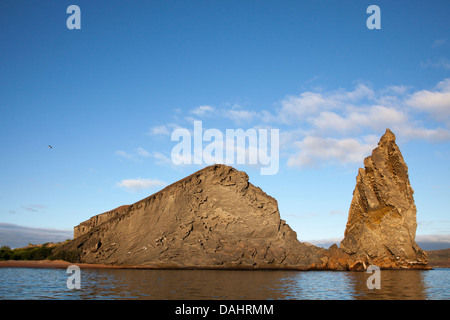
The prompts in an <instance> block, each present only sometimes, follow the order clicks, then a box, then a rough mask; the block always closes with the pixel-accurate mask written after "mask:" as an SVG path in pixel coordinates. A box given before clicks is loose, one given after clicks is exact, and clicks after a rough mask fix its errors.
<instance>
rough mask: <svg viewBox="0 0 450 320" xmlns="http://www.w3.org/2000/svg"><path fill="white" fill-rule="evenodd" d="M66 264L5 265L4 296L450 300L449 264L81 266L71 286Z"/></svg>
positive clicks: (0, 287)
mask: <svg viewBox="0 0 450 320" xmlns="http://www.w3.org/2000/svg"><path fill="white" fill-rule="evenodd" d="M70 276H71V274H68V273H66V269H44V268H0V299H13V300H15V299H63V300H72V299H76V300H80V299H102V300H104V299H108V300H109V299H158V300H159V299H167V300H178V299H183V300H184V299H188V300H196V299H199V300H215V299H217V300H227V299H232V300H241V299H246V300H253V299H258V300H266V299H283V300H287V299H295V300H299V299H302V300H303V299H306V300H329V299H331V300H358V299H370V300H378V299H382V300H394V299H402V300H408V299H414V300H428V299H429V300H450V269H446V268H445V269H444V268H443V269H435V270H429V271H417V270H402V271H399V270H392V271H391V270H381V271H380V278H379V279H380V282H379V283H380V286H381V288H380V289H376V288H374V289H369V288H368V286H367V282H368V279H369V277H370V276H371V274H368V273H365V272H339V271H224V270H129V269H81V270H80V278H79V279H80V288H79V289H68V287H67V279H68V278H69V277H70Z"/></svg>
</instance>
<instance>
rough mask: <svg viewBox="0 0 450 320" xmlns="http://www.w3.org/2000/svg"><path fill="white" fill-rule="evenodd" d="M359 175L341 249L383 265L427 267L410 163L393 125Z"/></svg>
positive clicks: (367, 261)
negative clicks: (419, 235) (419, 237)
mask: <svg viewBox="0 0 450 320" xmlns="http://www.w3.org/2000/svg"><path fill="white" fill-rule="evenodd" d="M364 166H365V168H364V169H360V170H359V172H358V176H357V178H356V187H355V190H354V192H353V199H352V203H351V206H350V210H349V215H348V222H347V226H346V229H345V237H344V239H343V240H342V242H341V244H340V248H341V249H342V250H343V251H344V252H345V253H347V254H349V256H350V259H351V260H360V261H361V262H364V263H365V264H366V265H369V264H375V265H377V266H379V267H383V268H402V267H407V268H413V267H422V266H424V265H426V263H427V256H426V253H425V252H424V251H423V250H422V249H421V248H420V247H419V246H418V245H417V244H416V242H415V234H416V228H417V222H416V211H417V210H416V206H415V204H414V198H413V193H414V191H413V189H412V187H411V185H410V182H409V177H408V167H407V166H406V163H405V161H404V160H403V157H402V154H401V152H400V150H399V148H398V146H397V144H396V143H395V135H394V134H393V133H392V132H391V131H390V130H389V129H387V130H386V133H385V134H384V135H383V136H382V137H381V139H380V142H379V143H378V147H377V148H375V149H374V150H373V152H372V155H371V156H369V157H367V158H366V159H365V160H364Z"/></svg>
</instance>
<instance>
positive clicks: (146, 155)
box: [136, 147, 150, 157]
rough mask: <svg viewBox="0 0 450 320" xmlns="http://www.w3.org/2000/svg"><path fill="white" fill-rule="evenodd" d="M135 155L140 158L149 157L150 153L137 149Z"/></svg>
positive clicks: (140, 148)
mask: <svg viewBox="0 0 450 320" xmlns="http://www.w3.org/2000/svg"><path fill="white" fill-rule="evenodd" d="M136 153H137V154H138V155H140V156H142V157H150V153H149V152H148V151H147V150H145V149H144V148H142V147H139V148H137V149H136Z"/></svg>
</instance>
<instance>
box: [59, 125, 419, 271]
mask: <svg viewBox="0 0 450 320" xmlns="http://www.w3.org/2000/svg"><path fill="white" fill-rule="evenodd" d="M364 165H365V168H364V169H360V170H359V172H358V176H357V178H356V187H355V190H354V192H353V199H352V203H351V206H350V210H349V216H348V222H347V227H346V230H345V238H344V239H343V241H342V242H341V244H340V248H339V247H338V246H337V245H336V244H335V245H333V246H331V247H330V248H329V249H327V250H325V249H323V248H318V247H315V246H313V245H311V244H307V243H302V242H299V241H298V239H297V235H296V233H295V232H294V231H293V230H292V229H291V228H290V227H289V226H288V225H287V224H286V222H285V221H283V220H281V219H280V214H279V211H278V204H277V201H276V200H275V199H274V198H272V197H270V196H268V195H267V194H265V193H264V192H263V191H262V190H261V189H260V188H258V187H255V186H254V185H252V184H251V183H249V178H248V176H247V174H246V173H244V172H241V171H238V170H236V169H234V168H232V167H229V166H225V165H213V166H209V167H206V168H204V169H202V170H200V171H198V172H196V173H194V174H192V175H190V176H188V177H186V178H184V179H182V180H180V181H178V182H175V183H174V184H172V185H170V186H168V187H166V188H164V189H163V190H161V191H159V192H157V193H155V194H153V195H152V196H150V197H148V198H146V199H143V200H141V201H138V202H136V203H134V204H132V205H127V206H121V207H119V208H117V209H114V210H111V211H108V212H105V213H102V214H99V215H97V216H94V217H92V218H91V219H89V220H87V221H85V222H82V223H81V224H80V225H78V226H76V227H75V228H74V237H75V239H74V240H72V241H71V242H69V243H68V244H65V245H64V246H63V247H62V249H61V250H62V252H71V253H73V252H78V253H79V256H80V257H79V259H80V262H85V263H97V264H98V263H101V264H109V265H119V266H140V267H146V268H214V269H233V268H235V269H296V270H311V269H314V270H364V269H365V268H366V267H367V266H369V265H370V264H375V265H377V266H379V267H380V268H426V263H427V256H426V254H425V253H424V252H423V251H422V250H421V249H420V248H419V246H418V245H417V244H416V242H415V232H416V226H417V224H416V207H415V204H414V199H413V189H412V188H411V185H410V182H409V178H408V168H407V166H406V164H405V162H404V160H403V157H402V155H401V153H400V150H399V148H398V146H397V145H396V143H395V136H394V134H393V133H392V132H391V131H390V130H389V129H388V130H387V131H386V133H385V134H384V135H383V137H382V138H381V140H380V142H379V144H378V147H377V148H376V149H374V150H373V152H372V155H371V156H369V157H367V158H366V159H365V160H364Z"/></svg>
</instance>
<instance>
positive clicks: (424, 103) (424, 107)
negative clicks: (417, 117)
mask: <svg viewBox="0 0 450 320" xmlns="http://www.w3.org/2000/svg"><path fill="white" fill-rule="evenodd" d="M406 104H407V105H409V106H411V107H413V108H416V109H417V110H420V111H425V112H429V113H430V114H432V115H434V116H435V117H436V118H437V119H441V120H442V117H446V118H448V117H449V116H450V79H445V80H443V81H441V82H439V83H438V85H437V86H436V88H435V90H433V91H429V90H422V91H418V92H415V93H414V94H412V95H411V96H410V97H409V99H407V101H406Z"/></svg>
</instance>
